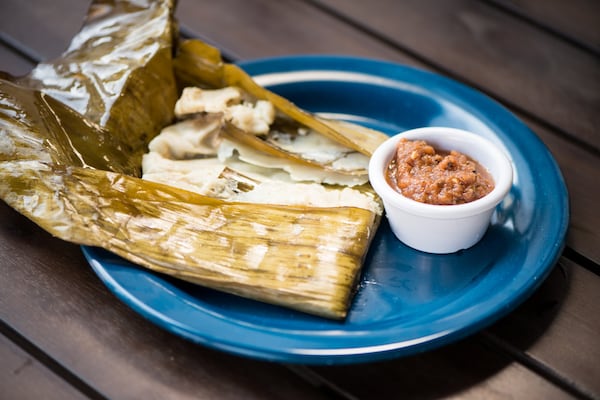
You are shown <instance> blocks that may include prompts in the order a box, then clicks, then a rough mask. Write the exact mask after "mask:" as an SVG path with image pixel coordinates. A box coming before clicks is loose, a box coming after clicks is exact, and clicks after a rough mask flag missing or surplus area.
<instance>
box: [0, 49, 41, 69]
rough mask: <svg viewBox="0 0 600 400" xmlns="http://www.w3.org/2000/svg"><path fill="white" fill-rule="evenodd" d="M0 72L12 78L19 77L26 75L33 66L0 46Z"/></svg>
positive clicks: (10, 50)
mask: <svg viewBox="0 0 600 400" xmlns="http://www.w3.org/2000/svg"><path fill="white" fill-rule="evenodd" d="M0 60H2V63H1V64H0V71H4V72H8V73H9V74H11V75H14V76H20V75H24V74H26V73H28V72H29V71H30V70H31V68H33V64H32V63H31V62H30V61H27V60H26V59H24V58H23V57H21V56H20V55H18V54H16V53H15V52H14V51H13V50H12V49H9V48H8V47H6V46H3V45H2V44H0Z"/></svg>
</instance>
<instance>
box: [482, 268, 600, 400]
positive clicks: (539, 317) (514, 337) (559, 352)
mask: <svg viewBox="0 0 600 400" xmlns="http://www.w3.org/2000/svg"><path fill="white" fill-rule="evenodd" d="M560 265H561V267H560V268H557V269H555V270H554V271H553V274H552V275H551V277H550V278H549V279H548V280H547V281H546V282H544V285H542V287H541V288H540V290H538V291H537V292H536V293H535V295H534V296H532V297H531V299H529V300H528V301H527V302H526V303H525V304H523V306H521V307H519V309H517V310H516V311H515V312H514V313H511V314H510V315H509V316H508V317H507V318H505V319H504V320H502V321H500V322H499V323H498V324H496V325H494V326H493V327H492V329H490V331H491V332H492V333H493V334H494V335H496V336H497V337H498V338H500V339H501V340H503V341H504V342H506V343H510V344H511V346H514V347H515V348H516V349H518V350H520V351H523V352H526V353H527V354H528V355H529V356H530V357H532V358H533V359H535V360H536V361H538V362H539V363H541V364H543V365H546V366H550V367H551V368H552V369H553V370H554V371H555V372H556V373H557V374H559V375H562V376H565V377H571V379H573V384H575V385H576V386H577V387H579V388H580V389H581V390H582V391H583V392H586V393H589V394H590V395H591V396H593V397H596V398H600V381H598V376H599V373H600V367H599V366H598V360H599V359H600V319H598V318H590V316H592V315H598V314H599V312H600V291H598V287H600V277H599V276H598V275H595V274H593V273H592V272H590V271H588V270H586V269H584V268H579V267H578V266H577V265H576V264H575V263H573V262H571V261H569V260H567V259H565V258H562V259H561V261H560ZM574 377H576V378H574Z"/></svg>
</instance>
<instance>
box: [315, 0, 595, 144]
mask: <svg viewBox="0 0 600 400" xmlns="http://www.w3.org/2000/svg"><path fill="white" fill-rule="evenodd" d="M319 3H322V4H325V5H327V7H330V8H331V9H333V10H335V11H336V12H338V13H339V14H341V15H344V16H347V17H348V18H350V19H352V20H353V21H356V22H357V23H360V24H364V25H365V26H368V27H370V28H371V29H373V30H374V31H376V32H377V33H378V34H379V35H381V36H383V37H385V38H386V39H387V40H390V41H392V42H394V43H396V44H397V45H398V46H400V47H402V48H403V49H406V50H408V51H410V52H412V53H414V54H418V55H419V56H420V57H423V58H425V59H427V60H428V61H429V62H430V63H431V64H433V65H436V66H440V67H441V68H443V69H444V70H446V71H447V72H448V73H451V74H452V75H454V76H455V77H457V78H458V79H460V80H463V81H464V82H467V83H469V84H471V85H473V86H476V87H478V88H480V89H482V90H483V91H485V92H487V93H489V94H491V95H492V96H494V97H496V98H498V99H500V100H501V101H502V102H504V103H506V104H508V105H514V106H516V107H519V108H520V109H521V110H524V111H526V112H528V113H531V115H533V116H536V117H537V118H539V119H540V120H544V121H545V122H546V123H549V124H551V125H554V126H556V127H557V128H558V129H560V130H562V131H564V132H567V133H569V134H570V135H571V136H572V137H573V138H577V139H578V140H583V141H585V142H587V143H588V145H589V146H592V147H594V148H595V149H596V151H598V150H599V149H600V136H599V135H598V134H597V127H598V126H599V125H600V114H598V113H597V112H595V110H598V108H599V107H600V68H599V67H600V62H599V60H598V58H597V57H595V56H593V55H591V54H589V53H588V52H585V51H582V50H580V49H577V48H574V47H572V46H570V45H569V44H568V43H565V42H563V41H561V40H559V39H557V38H556V37H554V36H552V35H548V34H547V33H545V32H543V31H540V30H539V29H535V28H533V27H531V26H530V25H528V24H527V23H526V22H524V21H522V20H520V19H517V18H514V17H511V16H510V15H508V14H506V13H504V12H502V11H500V10H498V9H496V8H493V7H488V6H486V5H485V4H483V3H480V2H476V1H470V0H449V1H443V2H438V1H435V0H426V1H422V0H405V1H394V0H377V1H372V2H348V1H344V0H319ZM434 26H435V29H431V27H434ZM442 66H443V67H442Z"/></svg>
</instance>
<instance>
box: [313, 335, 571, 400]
mask: <svg viewBox="0 0 600 400" xmlns="http://www.w3.org/2000/svg"><path fill="white" fill-rule="evenodd" d="M311 371H314V373H315V374H318V376H319V377H320V378H321V379H322V382H323V384H329V385H331V386H332V387H336V388H338V390H340V391H342V392H346V393H351V394H352V395H353V396H355V397H356V398H364V399H385V398H394V395H395V396H397V397H395V398H406V399H441V398H460V399H464V400H470V399H503V398H506V399H510V398H515V394H518V398H523V399H539V400H542V399H567V398H571V395H570V394H569V393H567V392H565V391H563V390H561V389H560V388H559V387H557V386H555V385H553V384H552V383H550V382H549V381H547V380H545V379H543V378H542V377H540V376H538V375H536V374H535V373H533V372H532V371H530V370H528V369H527V368H525V367H523V366H522V365H519V364H518V363H515V362H513V361H512V360H511V359H510V358H509V357H506V356H503V355H502V354H499V353H498V352H497V351H495V349H490V348H488V347H487V346H486V345H485V344H483V343H481V342H479V341H477V340H472V339H470V340H465V341H463V342H459V343H456V344H452V345H449V346H446V347H444V348H442V349H439V350H435V351H431V352H427V353H423V354H419V355H415V356H411V357H406V358H401V359H396V360H391V361H385V362H379V363H374V364H366V365H361V366H357V365H348V366H336V367H314V368H312V369H311Z"/></svg>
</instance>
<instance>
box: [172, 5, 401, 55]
mask: <svg viewBox="0 0 600 400" xmlns="http://www.w3.org/2000/svg"><path fill="white" fill-rule="evenodd" d="M231 10H236V12H235V13H231ZM176 16H177V18H178V19H179V20H180V21H181V23H182V24H183V25H185V26H186V27H189V28H191V29H192V30H193V31H194V32H195V33H196V34H198V35H199V36H200V37H202V38H204V39H205V40H207V41H208V42H211V41H213V42H214V43H216V44H218V47H219V48H221V49H223V50H224V51H225V52H227V53H229V54H232V55H234V56H235V57H237V58H239V59H251V58H260V57H273V56H281V55H290V54H293V55H297V54H303V53H312V54H324V53H326V54H349V55H354V56H363V57H379V58H385V59H388V60H390V61H397V62H408V61H410V60H411V58H410V57H407V56H405V55H403V54H402V53H400V52H398V51H396V50H395V49H393V48H391V47H390V46H387V45H386V44H384V43H380V42H378V41H377V40H373V39H372V38H369V37H367V36H365V35H364V34H363V33H362V32H360V31H357V30H356V29H354V28H353V27H351V26H348V25H346V24H344V23H342V22H340V21H339V20H337V19H336V18H335V17H332V16H329V15H326V14H324V13H322V12H319V10H316V9H315V8H314V7H311V6H310V5H308V4H306V3H304V2H301V1H289V0H286V1H270V0H249V1H245V0H220V1H218V2H214V1H210V0H199V1H196V0H181V1H179V3H178V7H177V12H176Z"/></svg>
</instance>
